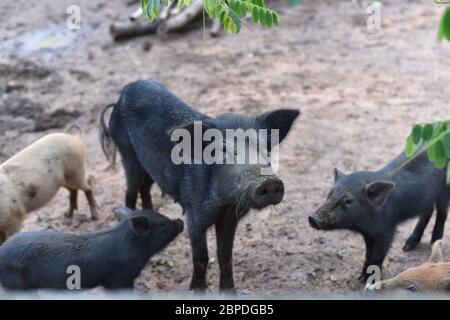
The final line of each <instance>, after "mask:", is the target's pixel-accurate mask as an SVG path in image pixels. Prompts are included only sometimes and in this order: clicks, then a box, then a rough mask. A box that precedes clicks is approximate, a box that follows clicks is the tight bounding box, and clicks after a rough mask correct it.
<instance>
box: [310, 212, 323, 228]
mask: <svg viewBox="0 0 450 320" xmlns="http://www.w3.org/2000/svg"><path fill="white" fill-rule="evenodd" d="M308 222H309V224H310V225H311V227H313V228H314V229H321V228H322V221H321V219H320V216H319V215H318V214H317V213H314V214H313V215H312V216H309V217H308Z"/></svg>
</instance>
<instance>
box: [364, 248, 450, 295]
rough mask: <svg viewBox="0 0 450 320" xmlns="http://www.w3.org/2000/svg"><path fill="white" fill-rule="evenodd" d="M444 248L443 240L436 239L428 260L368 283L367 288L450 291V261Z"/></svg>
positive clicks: (370, 289)
mask: <svg viewBox="0 0 450 320" xmlns="http://www.w3.org/2000/svg"><path fill="white" fill-rule="evenodd" d="M442 248H443V242H442V240H438V241H436V242H435V243H434V244H433V247H432V250H431V256H430V258H429V259H428V261H427V262H425V263H424V264H422V265H420V266H418V267H414V268H409V269H407V270H405V271H403V272H401V273H399V274H398V275H396V276H395V277H393V278H391V279H388V280H383V281H379V282H376V283H374V284H370V285H367V287H366V290H368V291H372V290H375V289H381V290H408V291H413V292H416V291H427V292H429V291H449V290H450V262H444V256H443V254H442Z"/></svg>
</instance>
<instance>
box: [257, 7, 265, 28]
mask: <svg viewBox="0 0 450 320" xmlns="http://www.w3.org/2000/svg"><path fill="white" fill-rule="evenodd" d="M258 19H259V23H261V24H262V25H263V26H266V10H264V8H261V7H260V8H259V9H258Z"/></svg>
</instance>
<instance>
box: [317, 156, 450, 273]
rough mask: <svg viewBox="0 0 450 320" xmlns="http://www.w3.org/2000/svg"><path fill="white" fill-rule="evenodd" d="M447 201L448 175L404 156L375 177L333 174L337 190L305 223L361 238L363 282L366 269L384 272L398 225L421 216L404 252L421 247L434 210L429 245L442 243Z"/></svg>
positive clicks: (421, 160)
mask: <svg viewBox="0 0 450 320" xmlns="http://www.w3.org/2000/svg"><path fill="white" fill-rule="evenodd" d="M449 199H450V186H448V185H447V184H446V173H445V172H444V170H438V169H436V167H435V166H434V165H433V164H432V163H431V162H430V161H429V160H428V158H427V155H426V153H422V154H420V155H419V156H418V157H416V158H411V159H408V158H406V156H405V155H404V154H403V153H402V154H400V155H399V156H398V157H396V158H395V159H394V160H393V161H391V162H390V163H389V164H388V165H387V166H385V167H384V168H382V169H381V170H379V171H359V172H355V173H352V174H349V175H345V174H343V173H342V172H340V171H339V170H337V169H335V185H334V187H333V188H332V189H331V191H330V192H329V194H328V198H327V200H326V201H325V203H324V204H323V205H322V206H320V208H319V209H317V211H316V212H315V213H314V214H313V215H312V216H310V217H309V218H308V220H309V223H310V225H311V226H312V227H313V228H315V229H321V230H333V229H348V230H352V231H355V232H358V233H360V234H362V236H363V238H364V241H365V244H366V258H365V262H364V266H363V270H362V273H361V276H360V280H361V281H365V280H366V279H367V276H368V275H367V273H366V270H367V267H368V266H370V265H377V266H379V267H380V269H381V267H382V264H383V261H384V258H385V257H386V255H387V253H388V251H389V248H390V246H391V243H392V240H393V238H394V235H395V230H396V226H397V224H399V223H400V222H402V221H405V220H407V219H410V218H413V217H416V216H419V221H418V223H417V225H416V227H415V229H414V231H413V232H412V234H411V235H410V236H409V238H408V240H407V241H406V243H405V245H404V247H403V250H405V251H409V250H412V249H413V248H414V247H415V246H416V245H417V244H418V243H419V242H420V239H421V237H422V235H423V232H424V230H425V227H426V226H427V224H428V222H429V220H430V217H431V215H432V213H433V210H434V208H436V223H435V225H434V229H433V235H432V238H431V242H432V243H433V242H435V241H436V240H439V239H441V238H442V235H443V233H444V225H445V221H446V219H447V212H448V206H449Z"/></svg>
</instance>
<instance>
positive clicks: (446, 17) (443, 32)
mask: <svg viewBox="0 0 450 320" xmlns="http://www.w3.org/2000/svg"><path fill="white" fill-rule="evenodd" d="M444 39H447V41H450V7H447V9H446V10H445V12H444V14H443V15H442V17H441V21H440V22H439V29H438V40H439V41H442V40H444Z"/></svg>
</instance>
